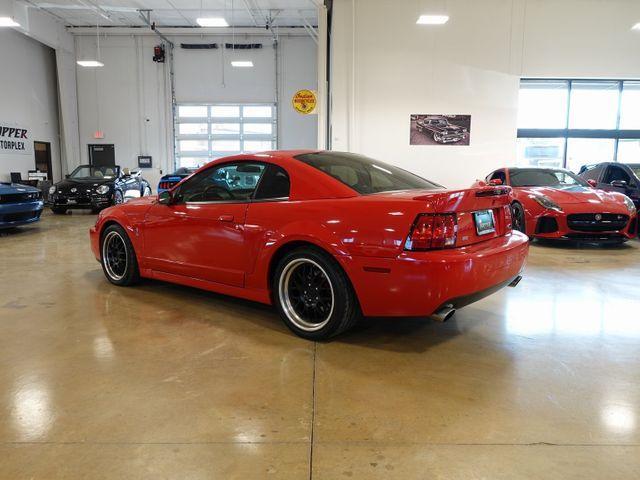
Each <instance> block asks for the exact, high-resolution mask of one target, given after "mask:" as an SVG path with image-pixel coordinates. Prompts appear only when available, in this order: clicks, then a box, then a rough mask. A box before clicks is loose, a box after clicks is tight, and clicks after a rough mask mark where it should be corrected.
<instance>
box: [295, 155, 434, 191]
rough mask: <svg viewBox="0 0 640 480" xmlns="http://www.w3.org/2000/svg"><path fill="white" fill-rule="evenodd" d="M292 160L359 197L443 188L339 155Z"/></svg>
mask: <svg viewBox="0 0 640 480" xmlns="http://www.w3.org/2000/svg"><path fill="white" fill-rule="evenodd" d="M295 158H297V159H298V160H300V161H302V162H304V163H306V164H307V165H311V166H312V167H314V168H317V169H318V170H322V171H323V172H324V173H326V174H328V175H331V176H332V177H333V178H335V179H336V180H339V181H340V182H342V183H344V184H345V185H347V186H348V187H350V188H352V189H353V190H355V191H356V192H358V193H360V194H363V195H364V194H367V193H380V192H392V191H395V190H417V189H421V190H433V189H436V188H443V187H442V186H441V185H438V184H437V183H434V182H430V181H429V180H425V179H424V178H422V177H418V176H417V175H414V174H413V173H409V172H407V171H406V170H402V169H401V168H398V167H394V166H392V165H388V164H386V163H383V162H380V161H378V160H373V159H371V158H368V157H365V156H363V155H356V154H353V153H342V152H318V153H305V154H302V155H298V156H296V157H295Z"/></svg>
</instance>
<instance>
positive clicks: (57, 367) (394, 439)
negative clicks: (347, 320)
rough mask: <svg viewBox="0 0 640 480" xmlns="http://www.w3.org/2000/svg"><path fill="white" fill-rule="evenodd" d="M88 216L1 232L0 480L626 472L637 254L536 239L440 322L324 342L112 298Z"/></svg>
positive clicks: (164, 291) (199, 299)
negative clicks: (520, 273)
mask: <svg viewBox="0 0 640 480" xmlns="http://www.w3.org/2000/svg"><path fill="white" fill-rule="evenodd" d="M94 219H95V217H94V216H92V215H89V214H84V213H79V214H78V213H74V214H73V215H67V216H65V217H54V216H51V215H49V214H47V215H46V216H45V217H44V218H43V220H42V221H41V222H40V223H39V224H37V225H34V226H30V227H26V228H23V229H21V230H19V231H13V232H10V233H8V234H0V479H2V480H4V479H11V480H14V479H47V480H49V479H58V478H65V479H76V478H77V479H124V478H135V479H164V478H167V479H212V478H216V479H217V478H220V479H236V478H238V479H258V478H274V479H276V478H277V479H305V478H314V479H342V478H344V479H378V478H379V479H402V480H406V479H442V480H444V479H446V480H470V479H491V480H495V479H505V480H506V479H509V480H514V479H541V480H542V479H544V480H550V479H563V480H565V479H580V480H584V479H597V480H609V479H612V480H613V479H616V480H620V479H638V478H640V242H637V241H634V242H632V243H629V244H627V245H625V246H623V247H621V248H609V249H602V248H567V247H555V246H546V245H536V244H534V245H533V246H532V248H531V255H530V260H529V265H528V267H527V271H526V276H525V278H524V279H523V281H522V282H521V283H520V285H519V286H518V287H517V288H515V289H505V290H503V291H501V292H499V293H497V294H495V295H493V296H492V297H489V298H487V299H485V300H483V301H481V302H479V303H477V304H474V305H471V306H469V307H467V308H465V309H463V310H460V311H459V312H458V313H457V314H456V315H455V317H454V319H452V320H451V321H449V322H448V323H446V324H437V323H434V322H432V321H430V320H427V319H400V320H393V319H391V320H368V321H366V322H364V323H363V324H362V325H360V326H359V327H358V328H357V329H356V330H355V331H353V332H351V333H348V334H346V335H344V336H342V337H339V338H338V339H336V340H334V341H333V342H331V343H322V344H313V343H310V342H307V341H304V340H301V339H299V338H297V337H295V336H293V335H292V334H290V333H289V332H288V331H287V330H286V329H285V327H284V326H283V325H282V324H281V323H280V321H279V319H278V317H277V315H276V314H275V313H274V312H273V311H272V310H271V309H269V308H267V307H264V306H260V305H256V304H252V303H248V302H244V301H239V300H234V299H232V298H228V297H223V296H219V295H215V294H210V293H206V292H201V291H198V290H193V289H189V288H183V287H177V286H172V285H169V284H163V283H159V282H144V283H143V284H142V285H141V286H138V287H135V288H118V287H114V286H112V285H110V284H109V283H107V282H106V280H105V279H104V278H103V275H102V271H101V269H100V266H99V264H98V263H97V262H96V261H95V260H94V259H93V258H92V256H91V253H90V250H89V245H88V238H87V237H88V235H87V232H88V228H89V226H90V225H91V224H92V222H93V221H94Z"/></svg>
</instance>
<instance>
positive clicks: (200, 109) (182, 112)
mask: <svg viewBox="0 0 640 480" xmlns="http://www.w3.org/2000/svg"><path fill="white" fill-rule="evenodd" d="M178 116H180V117H206V116H207V107H206V106H205V105H197V106H193V105H183V106H180V107H178Z"/></svg>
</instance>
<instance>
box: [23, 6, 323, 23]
mask: <svg viewBox="0 0 640 480" xmlns="http://www.w3.org/2000/svg"><path fill="white" fill-rule="evenodd" d="M321 1H322V0H28V3H29V4H30V5H31V6H35V7H37V8H40V9H42V10H45V11H47V12H49V13H50V14H52V15H55V16H56V17H57V18H58V19H60V20H61V21H63V22H64V23H65V24H66V25H68V26H95V25H96V24H97V23H99V24H100V26H102V27H130V26H144V25H145V24H144V22H143V21H142V20H141V19H140V16H139V13H138V10H139V9H149V10H153V11H152V12H151V21H153V22H156V25H157V26H159V27H160V26H165V27H168V26H171V27H197V26H198V25H197V23H196V18H198V17H224V18H225V19H226V20H227V22H228V23H229V24H230V25H232V26H236V27H241V26H242V27H254V26H259V27H264V26H265V24H266V23H267V21H269V19H270V18H272V19H273V23H272V24H273V25H274V26H280V27H285V26H304V20H303V18H304V19H306V21H307V22H308V23H310V24H311V25H314V26H315V25H317V10H316V4H317V3H319V2H321Z"/></svg>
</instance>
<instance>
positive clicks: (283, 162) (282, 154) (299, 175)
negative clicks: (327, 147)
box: [194, 150, 359, 200]
mask: <svg viewBox="0 0 640 480" xmlns="http://www.w3.org/2000/svg"><path fill="white" fill-rule="evenodd" d="M320 152H323V150H277V151H266V152H257V153H247V154H239V155H232V156H229V157H221V158H217V159H215V160H213V161H211V162H209V163H207V164H206V165H203V166H202V167H200V168H199V169H198V170H197V171H196V172H195V173H194V175H197V174H198V173H199V172H201V171H204V170H208V169H209V168H212V167H215V166H216V165H221V164H224V163H229V162H237V161H253V162H266V163H271V164H274V165H277V166H279V167H282V168H284V169H285V170H286V171H287V172H288V174H289V176H290V177H291V179H292V180H293V181H292V182H291V194H290V196H289V198H290V199H291V200H313V199H327V198H350V197H356V196H359V194H358V193H357V192H356V191H355V190H353V189H351V188H349V187H348V186H347V185H345V184H344V183H342V182H340V181H339V180H337V179H335V178H333V177H332V176H331V175H329V174H327V173H325V172H323V171H321V170H319V169H317V168H315V167H312V166H311V165H308V164H306V163H305V162H302V161H300V160H298V159H296V158H295V157H297V156H298V155H303V154H309V153H320Z"/></svg>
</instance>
